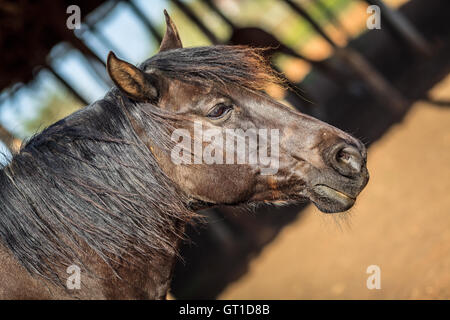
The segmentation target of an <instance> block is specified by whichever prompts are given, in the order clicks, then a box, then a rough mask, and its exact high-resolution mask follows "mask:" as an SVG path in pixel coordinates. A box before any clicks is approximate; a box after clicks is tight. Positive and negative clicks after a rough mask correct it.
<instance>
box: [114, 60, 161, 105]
mask: <svg viewBox="0 0 450 320" xmlns="http://www.w3.org/2000/svg"><path fill="white" fill-rule="evenodd" d="M106 69H107V70H108V73H109V76H110V77H111V79H112V81H113V82H114V83H115V84H116V85H117V87H118V88H119V89H120V90H121V91H122V92H124V93H125V94H126V95H127V96H128V97H130V98H132V99H133V100H137V101H142V100H156V98H157V97H158V90H157V88H156V87H155V85H154V81H151V79H150V76H149V75H147V74H145V73H144V72H143V71H141V70H139V69H138V68H136V67H135V66H133V65H132V64H130V63H128V62H126V61H123V60H120V59H119V58H117V57H116V55H115V54H114V53H113V52H112V51H111V52H110V53H109V54H108V60H107V63H106Z"/></svg>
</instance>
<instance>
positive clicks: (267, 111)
mask: <svg viewBox="0 0 450 320" xmlns="http://www.w3.org/2000/svg"><path fill="white" fill-rule="evenodd" d="M166 20H167V31H166V34H165V36H164V39H163V41H162V43H161V48H160V52H159V53H158V54H156V55H155V56H154V57H152V58H150V59H148V60H147V61H145V62H144V63H143V64H141V65H139V66H138V67H135V66H133V65H131V64H129V63H127V62H125V61H122V60H119V59H118V58H116V57H115V55H114V54H112V53H111V54H110V55H109V57H108V72H109V74H110V76H111V78H112V80H113V81H114V83H115V84H116V86H115V87H114V88H112V89H111V91H110V92H109V93H108V94H107V95H106V96H105V98H104V99H102V100H100V101H97V102H95V103H93V104H92V105H89V106H87V107H86V108H84V109H82V110H80V111H79V112H76V113H75V114H73V115H71V116H69V117H67V118H66V119H63V120H61V121H59V122H57V123H55V124H54V125H52V126H51V127H49V128H47V129H46V130H44V131H43V132H42V133H41V134H39V135H37V136H35V137H33V138H32V139H31V140H30V141H29V142H28V143H27V144H26V145H25V146H24V147H23V148H22V150H21V151H20V152H19V153H18V154H15V155H14V157H13V159H12V161H11V162H10V163H9V164H8V165H7V166H5V167H4V168H3V169H2V170H1V171H0V200H1V205H0V297H1V298H9V299H16V298H26V299H35V298H37V299H61V298H81V299H88V298H109V299H134V298H139V299H149V298H151V299H163V298H165V296H166V293H167V290H168V288H169V284H170V279H171V270H172V267H173V264H174V260H175V259H176V258H177V247H178V244H179V241H180V239H182V238H183V234H184V228H185V225H186V223H188V222H189V221H191V220H192V219H194V218H195V217H196V216H197V214H196V213H195V211H196V210H198V209H202V208H207V207H211V206H215V205H219V204H220V205H235V206H241V205H253V204H258V203H264V202H267V203H287V202H288V203H290V202H297V201H305V200H307V199H310V200H311V201H312V202H313V203H314V204H315V205H316V206H317V207H318V208H319V209H320V210H322V211H323V212H339V211H345V210H347V209H349V208H350V207H351V206H352V205H353V203H354V202H355V199H356V197H357V196H358V194H359V193H360V191H361V190H362V189H363V188H364V186H365V185H366V183H367V181H368V173H367V169H366V150H365V148H364V146H363V145H362V144H361V143H360V142H359V141H358V140H356V139H355V138H353V137H351V136H350V135H348V134H346V133H344V132H342V131H340V130H339V129H336V128H334V127H332V126H330V125H327V124H325V123H323V122H321V121H318V120H316V119H313V118H311V117H309V116H306V115H303V114H300V113H298V112H296V111H294V110H292V109H291V108H289V107H286V106H284V105H282V104H280V103H278V102H277V101H274V100H273V99H271V98H270V97H269V96H267V95H265V94H264V93H262V92H261V91H260V90H261V89H262V88H264V87H265V85H267V84H268V83H269V82H273V81H275V82H276V81H277V76H276V75H274V74H273V73H272V72H271V69H270V68H269V67H268V66H267V64H266V63H265V60H264V59H263V58H262V56H261V55H260V54H259V51H257V50H254V49H250V48H248V47H241V46H212V47H200V48H182V44H181V41H180V38H179V36H178V33H177V30H176V28H175V26H174V24H173V23H172V21H171V20H170V18H169V17H168V16H167V15H166ZM199 125H200V126H201V127H202V128H203V129H204V130H205V131H204V132H207V130H209V129H214V130H215V132H216V133H217V132H219V133H220V132H225V131H227V129H229V130H234V131H232V132H234V134H235V135H236V136H239V135H241V134H247V132H248V131H249V129H258V130H259V129H262V130H263V131H264V130H268V131H269V132H270V133H271V136H270V137H271V138H273V139H275V135H277V137H276V138H277V139H275V140H271V141H272V142H273V141H275V142H276V143H275V144H274V143H271V144H270V148H269V149H268V150H266V151H267V152H268V153H270V154H271V156H274V157H273V158H271V159H272V160H276V161H274V162H273V163H275V164H276V165H275V166H270V169H272V170H271V171H270V172H268V171H267V170H266V169H268V163H263V162H250V161H248V162H246V161H242V162H239V161H237V160H236V159H238V158H239V157H240V156H241V155H240V154H238V153H239V152H240V149H239V148H237V147H236V148H235V149H231V150H234V151H233V152H234V153H232V154H231V157H229V156H230V155H229V154H227V157H229V158H227V159H228V160H230V159H231V162H228V161H227V162H226V163H223V164H222V163H220V161H217V162H214V163H211V162H209V161H208V159H207V158H206V157H205V159H201V157H200V161H194V162H193V163H187V162H186V163H185V162H182V163H180V162H178V161H174V155H175V156H177V155H180V154H183V155H184V156H186V155H187V158H186V157H185V158H183V159H185V160H186V159H192V158H191V156H192V157H193V158H194V159H195V155H196V154H195V152H192V151H191V153H189V152H188V151H187V150H185V149H182V150H181V151H180V150H178V151H180V152H178V151H177V152H174V148H175V147H177V146H179V144H180V138H181V140H183V138H187V137H186V135H187V136H194V139H193V140H192V143H193V145H194V149H195V146H197V147H200V148H203V147H206V148H207V147H208V144H207V143H205V141H203V140H202V141H200V142H198V141H197V140H196V139H195V134H196V133H195V130H196V128H197V127H198V126H199ZM236 129H238V130H236ZM174 132H182V133H184V135H185V136H183V135H179V136H177V139H173V138H174ZM227 132H228V131H227ZM258 132H259V131H258ZM261 132H262V131H261ZM266 132H267V131H266ZM205 135H206V133H205ZM241 138H242V137H241ZM247 138H249V137H246V136H244V140H245V139H247ZM248 140H250V138H249V139H248ZM263 140H264V139H260V137H259V136H258V139H257V140H255V141H256V146H254V147H256V149H255V150H256V151H258V152H259V151H261V150H262V149H264V148H263V145H262V144H263ZM211 141H212V140H211ZM245 141H246V140H245ZM255 141H254V142H255ZM197 143H199V144H197ZM244 145H245V144H244ZM184 146H187V147H190V146H191V143H189V144H187V145H186V144H185V145H184ZM222 146H223V145H222ZM206 148H205V150H206ZM227 150H228V149H227ZM246 150H247V149H244V151H245V152H247V151H246ZM219 151H220V148H219V149H215V151H214V152H213V153H211V155H213V157H215V159H216V160H217V159H218V158H217V155H218V153H217V152H219ZM184 152H186V153H184ZM250 153H251V151H250V149H249V150H248V156H249V159H250ZM205 154H206V153H203V155H205ZM245 159H247V158H245V157H244V160H245ZM175 160H176V159H175ZM197 160H199V159H197ZM234 160H236V161H237V163H235V162H234ZM273 163H272V162H271V164H273Z"/></svg>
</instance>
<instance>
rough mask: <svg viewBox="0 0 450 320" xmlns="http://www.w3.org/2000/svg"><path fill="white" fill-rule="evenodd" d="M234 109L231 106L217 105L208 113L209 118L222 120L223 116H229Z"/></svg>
mask: <svg viewBox="0 0 450 320" xmlns="http://www.w3.org/2000/svg"><path fill="white" fill-rule="evenodd" d="M232 109H233V106H231V105H226V104H224V103H219V104H217V105H215V106H214V108H212V109H211V110H210V111H209V112H208V115H207V117H208V118H211V119H220V118H222V117H223V116H225V115H226V114H228V112H230V111H231V110H232Z"/></svg>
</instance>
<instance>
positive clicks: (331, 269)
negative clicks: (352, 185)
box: [219, 76, 450, 299]
mask: <svg viewBox="0 0 450 320" xmlns="http://www.w3.org/2000/svg"><path fill="white" fill-rule="evenodd" d="M430 94H431V96H432V98H434V99H441V100H446V101H450V76H449V77H447V79H445V80H444V81H442V82H441V83H439V84H438V85H437V86H436V87H435V88H433V90H432V91H431V93H430ZM368 167H369V171H370V174H371V180H370V182H369V184H368V186H367V188H366V189H365V190H364V191H363V193H362V194H361V195H360V197H359V199H358V201H357V204H356V206H355V207H354V208H353V209H352V210H351V211H350V214H349V215H346V216H330V215H324V214H322V213H320V212H319V211H318V210H317V209H316V208H314V207H313V206H310V207H309V208H308V209H307V210H306V212H305V214H303V215H302V216H301V217H300V218H299V219H298V220H297V221H296V222H294V223H292V224H291V225H289V226H287V227H286V228H285V229H284V230H283V231H282V232H281V233H280V234H279V236H278V237H277V238H276V239H275V240H274V241H273V242H272V243H271V244H270V245H268V246H266V248H265V249H264V250H263V252H262V253H261V255H259V256H258V257H257V258H255V259H254V261H252V263H251V266H250V269H249V272H248V273H247V274H246V275H245V276H243V277H242V278H241V279H240V280H239V281H237V282H235V283H233V284H231V285H230V286H229V287H228V288H227V289H226V290H225V291H224V292H223V294H222V295H221V296H220V297H219V298H221V299H436V298H439V299H449V298H450V228H449V227H450V106H449V107H437V106H434V105H431V104H428V103H425V102H418V103H416V104H415V105H414V106H413V107H412V109H411V110H410V112H409V113H408V115H407V116H406V117H405V119H404V121H403V122H402V123H400V124H398V125H397V126H395V127H392V128H391V130H390V131H389V132H387V133H386V135H385V136H384V137H383V138H382V139H381V140H379V141H378V142H377V143H375V144H373V145H372V146H371V148H370V150H369V159H368ZM370 265H377V266H379V267H380V270H381V289H379V290H376V289H375V290H369V289H368V288H367V286H366V281H367V278H368V277H369V276H370V275H369V274H367V273H366V270H367V267H368V266H370Z"/></svg>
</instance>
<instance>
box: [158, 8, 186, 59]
mask: <svg viewBox="0 0 450 320" xmlns="http://www.w3.org/2000/svg"><path fill="white" fill-rule="evenodd" d="M164 15H165V16H166V26H167V28H166V33H165V34H164V38H163V39H162V41H161V46H160V47H159V52H161V51H166V50H171V49H179V48H183V44H182V43H181V39H180V36H179V35H178V30H177V27H176V26H175V23H173V21H172V19H170V16H169V14H168V13H167V11H166V10H164Z"/></svg>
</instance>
